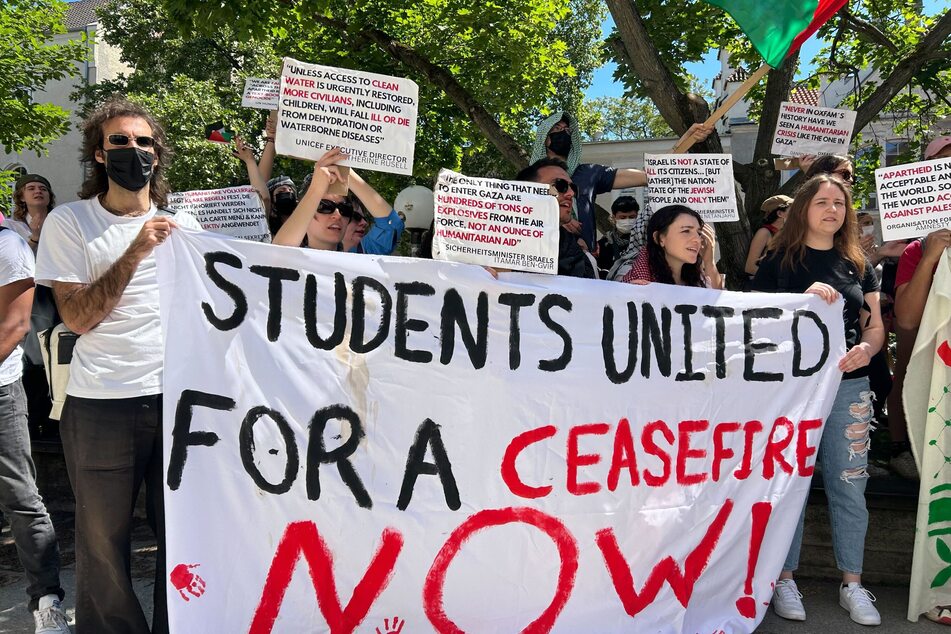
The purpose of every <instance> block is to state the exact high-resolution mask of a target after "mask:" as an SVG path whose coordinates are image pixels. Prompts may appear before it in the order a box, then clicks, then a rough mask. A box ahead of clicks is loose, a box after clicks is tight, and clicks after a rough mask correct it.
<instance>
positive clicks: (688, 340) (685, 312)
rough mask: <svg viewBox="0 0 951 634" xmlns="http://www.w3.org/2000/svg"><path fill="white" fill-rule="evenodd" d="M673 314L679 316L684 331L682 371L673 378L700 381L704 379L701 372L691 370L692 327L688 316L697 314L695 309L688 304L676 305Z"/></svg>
mask: <svg viewBox="0 0 951 634" xmlns="http://www.w3.org/2000/svg"><path fill="white" fill-rule="evenodd" d="M674 312H675V313H677V314H678V315H680V323H681V324H682V325H683V329H684V369H683V370H681V371H680V372H678V373H677V376H675V377H674V380H675V381H702V380H703V379H705V378H706V376H707V375H706V374H704V373H703V372H694V369H693V327H692V325H691V323H690V316H691V315H693V314H694V313H696V312H697V307H696V306H692V305H690V304H677V305H676V306H674Z"/></svg>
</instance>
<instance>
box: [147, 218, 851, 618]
mask: <svg viewBox="0 0 951 634" xmlns="http://www.w3.org/2000/svg"><path fill="white" fill-rule="evenodd" d="M156 257H157V266H158V275H159V285H160V297H161V311H162V320H163V322H162V325H163V332H164V333H165V372H164V379H163V385H164V390H163V392H164V412H165V413H164V416H165V418H164V423H163V425H164V427H163V429H164V445H163V447H164V451H165V466H166V471H165V476H166V485H167V486H166V490H165V520H166V527H167V528H166V535H167V543H168V549H167V559H166V561H167V565H168V571H169V580H168V584H167V586H166V588H167V591H168V597H169V608H168V609H169V618H170V623H171V631H172V632H173V633H179V632H182V633H184V632H211V631H214V632H250V633H253V634H264V633H268V632H288V631H294V632H297V631H306V632H328V631H329V632H354V631H358V632H374V631H375V629H377V628H378V629H380V631H381V632H382V631H390V630H389V629H387V625H388V624H389V625H390V626H392V623H393V622H394V621H393V620H394V619H398V620H399V622H400V623H404V624H405V626H406V627H405V629H404V630H403V631H404V632H434V631H435V632H461V631H464V632H479V633H480V634H481V633H485V632H499V633H511V632H520V631H531V632H548V631H553V632H562V633H569V632H570V633H578V632H599V633H605V632H689V633H691V634H694V633H696V632H703V633H705V634H713V633H714V632H730V633H735V632H751V631H752V630H753V629H754V628H755V627H756V625H757V623H758V622H759V620H760V619H762V617H763V615H764V614H765V612H766V609H767V604H768V602H769V599H770V597H771V595H772V585H773V582H774V581H775V579H776V578H777V575H778V574H779V572H780V568H781V567H782V565H783V560H784V558H785V556H786V552H787V550H788V547H789V544H790V542H791V540H792V537H793V533H794V531H795V528H796V524H797V520H798V518H799V514H800V511H801V510H802V507H803V502H804V500H805V496H806V494H807V492H808V488H809V482H810V478H811V476H812V473H813V465H814V463H815V458H816V447H817V445H818V443H819V439H820V437H821V434H822V425H823V421H824V419H825V417H826V416H827V415H828V412H829V411H830V409H831V407H832V403H833V400H834V395H835V393H836V390H837V388H838V385H839V382H840V378H841V375H842V374H841V372H840V371H839V370H838V368H837V367H836V363H837V362H838V360H839V359H840V358H841V357H842V356H843V354H844V353H845V342H844V332H843V327H842V307H841V304H833V305H828V304H826V303H824V302H823V301H822V300H821V299H819V298H817V297H816V296H814V295H805V294H803V295H791V294H787V295H778V294H777V295H762V294H752V293H728V292H718V291H712V290H709V289H693V288H687V287H683V286H673V285H670V286H668V285H664V284H650V285H648V286H635V285H628V284H619V283H610V282H602V281H599V280H582V279H578V278H568V277H558V276H540V275H527V274H524V273H503V274H502V275H500V279H499V280H495V279H493V278H492V277H491V276H489V275H488V274H487V273H486V272H485V271H484V270H483V269H482V268H480V267H476V266H468V265H460V264H455V263H447V262H434V261H430V260H415V259H407V258H396V257H371V256H361V255H356V254H348V253H331V252H324V251H316V250H306V249H293V248H287V247H275V246H271V245H265V244H257V243H253V242H244V241H239V240H227V239H224V238H222V237H218V236H215V235H214V234H211V233H200V232H189V231H186V230H180V231H175V232H173V233H172V235H171V237H170V238H169V239H168V240H167V241H166V242H165V244H163V245H162V246H160V247H158V248H157V249H156ZM526 628H527V629H526ZM392 629H396V628H392Z"/></svg>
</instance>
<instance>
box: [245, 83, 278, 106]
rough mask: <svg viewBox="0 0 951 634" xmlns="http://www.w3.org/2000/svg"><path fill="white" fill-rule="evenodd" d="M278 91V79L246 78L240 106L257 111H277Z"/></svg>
mask: <svg viewBox="0 0 951 634" xmlns="http://www.w3.org/2000/svg"><path fill="white" fill-rule="evenodd" d="M280 91H281V80H280V79H259V78H256V77H248V78H247V79H245V80H244V93H243V94H242V95H241V106H242V107H243V108H257V109H258V110H277V105H278V100H279V99H280Z"/></svg>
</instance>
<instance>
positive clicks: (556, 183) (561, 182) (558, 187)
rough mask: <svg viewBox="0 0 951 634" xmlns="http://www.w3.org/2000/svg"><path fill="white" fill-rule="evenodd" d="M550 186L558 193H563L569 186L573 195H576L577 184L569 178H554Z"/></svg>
mask: <svg viewBox="0 0 951 634" xmlns="http://www.w3.org/2000/svg"><path fill="white" fill-rule="evenodd" d="M551 186H552V187H554V188H555V191H556V192H558V193H559V194H564V193H565V192H566V191H568V188H569V187H570V188H571V191H572V192H574V194H575V196H577V195H578V186H577V185H575V184H574V183H572V182H571V181H569V180H565V179H564V178H556V179H555V180H553V181H552V182H551Z"/></svg>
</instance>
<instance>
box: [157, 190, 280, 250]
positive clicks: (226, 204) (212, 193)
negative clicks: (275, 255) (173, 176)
mask: <svg viewBox="0 0 951 634" xmlns="http://www.w3.org/2000/svg"><path fill="white" fill-rule="evenodd" d="M168 206H169V208H170V209H172V210H173V211H186V212H188V213H190V214H191V215H193V216H195V218H196V219H197V220H198V222H199V224H201V226H202V228H204V229H206V230H208V231H214V232H216V233H223V234H225V235H228V236H232V237H234V238H241V239H243V240H254V241H255V242H270V241H271V232H270V230H269V229H268V226H267V218H266V217H265V212H264V205H263V204H262V203H261V197H260V196H258V193H257V192H256V191H255V190H254V188H253V187H251V186H250V185H242V186H240V187H226V188H224V189H200V190H195V191H190V192H179V193H176V194H169V195H168Z"/></svg>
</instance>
